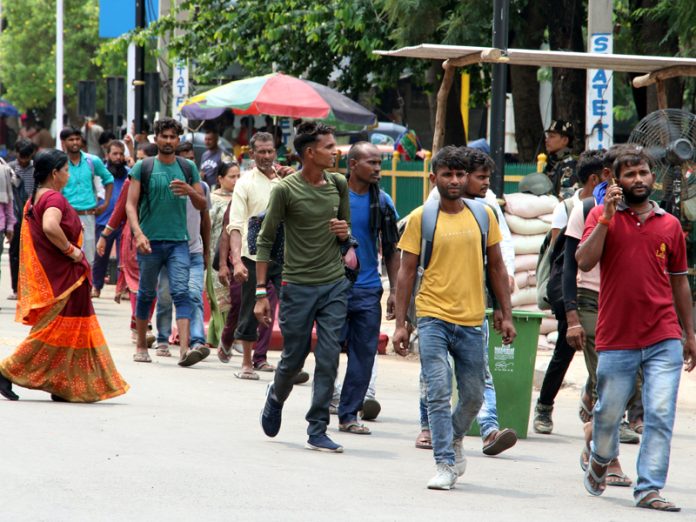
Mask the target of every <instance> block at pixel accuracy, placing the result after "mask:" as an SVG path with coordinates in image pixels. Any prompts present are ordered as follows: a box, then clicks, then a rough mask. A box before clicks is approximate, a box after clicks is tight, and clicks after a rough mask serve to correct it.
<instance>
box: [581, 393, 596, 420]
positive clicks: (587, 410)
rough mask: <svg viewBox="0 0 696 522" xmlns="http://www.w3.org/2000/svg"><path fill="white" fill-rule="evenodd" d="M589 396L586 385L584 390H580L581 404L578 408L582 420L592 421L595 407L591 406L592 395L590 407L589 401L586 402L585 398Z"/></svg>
mask: <svg viewBox="0 0 696 522" xmlns="http://www.w3.org/2000/svg"><path fill="white" fill-rule="evenodd" d="M585 396H587V391H586V387H585V386H583V387H582V391H581V392H580V404H579V408H578V416H579V417H580V420H581V421H582V422H590V421H591V420H592V410H593V407H592V406H591V401H592V397H590V406H589V407H588V405H587V403H586V402H585V400H584V398H585Z"/></svg>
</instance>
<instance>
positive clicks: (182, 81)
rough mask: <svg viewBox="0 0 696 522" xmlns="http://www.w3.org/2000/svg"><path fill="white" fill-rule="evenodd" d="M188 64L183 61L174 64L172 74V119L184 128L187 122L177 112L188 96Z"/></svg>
mask: <svg viewBox="0 0 696 522" xmlns="http://www.w3.org/2000/svg"><path fill="white" fill-rule="evenodd" d="M188 73H189V71H188V64H187V63H186V62H184V61H180V62H175V63H174V67H173V74H172V118H174V119H176V120H178V121H179V122H180V123H181V124H182V125H183V126H184V128H185V127H186V124H187V123H188V121H187V120H186V118H184V116H183V115H182V114H181V112H179V105H181V104H182V103H184V102H185V101H186V98H188V95H189V75H188Z"/></svg>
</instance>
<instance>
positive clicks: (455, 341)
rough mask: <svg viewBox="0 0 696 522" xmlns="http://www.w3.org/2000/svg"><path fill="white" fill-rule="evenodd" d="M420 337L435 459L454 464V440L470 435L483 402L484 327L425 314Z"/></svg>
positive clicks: (419, 321)
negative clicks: (455, 398) (455, 397)
mask: <svg viewBox="0 0 696 522" xmlns="http://www.w3.org/2000/svg"><path fill="white" fill-rule="evenodd" d="M418 338H419V342H420V360H421V368H422V371H423V378H424V380H425V385H426V387H427V395H428V416H429V420H430V431H431V433H432V441H433V453H434V456H435V462H436V463H438V464H440V463H444V464H449V465H454V449H453V447H452V441H453V440H454V439H458V438H462V437H464V435H466V433H467V431H469V428H470V427H471V423H472V421H473V420H474V418H475V417H476V414H477V413H478V412H479V410H480V409H481V403H482V402H483V389H484V383H485V378H486V370H485V360H484V357H483V350H482V349H481V347H482V345H483V331H482V328H481V327H480V326H459V325H456V324H452V323H448V322H446V321H442V320H440V319H435V318H434V317H421V318H419V319H418ZM448 355H451V356H452V359H453V360H454V375H455V378H456V380H457V388H458V392H459V402H458V403H457V406H456V407H455V409H454V411H452V408H451V406H450V400H451V398H452V368H451V367H450V364H449V361H448V360H447V356H448Z"/></svg>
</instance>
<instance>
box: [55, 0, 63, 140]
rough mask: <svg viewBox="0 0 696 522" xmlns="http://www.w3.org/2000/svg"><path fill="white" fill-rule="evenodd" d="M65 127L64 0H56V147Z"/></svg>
mask: <svg viewBox="0 0 696 522" xmlns="http://www.w3.org/2000/svg"><path fill="white" fill-rule="evenodd" d="M62 129H63V0H57V1H56V148H57V149H60V148H61V144H60V131H61V130H62Z"/></svg>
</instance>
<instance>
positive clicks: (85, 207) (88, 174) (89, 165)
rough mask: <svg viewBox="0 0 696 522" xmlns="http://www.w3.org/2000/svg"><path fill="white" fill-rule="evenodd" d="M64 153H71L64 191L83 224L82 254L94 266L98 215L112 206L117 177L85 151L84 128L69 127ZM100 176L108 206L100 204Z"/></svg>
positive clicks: (62, 138)
mask: <svg viewBox="0 0 696 522" xmlns="http://www.w3.org/2000/svg"><path fill="white" fill-rule="evenodd" d="M60 141H61V142H62V144H63V150H65V152H66V153H67V154H68V159H69V161H68V169H69V172H70V177H69V178H68V184H67V185H66V186H65V188H63V191H62V192H63V196H65V199H67V200H68V203H70V205H72V207H73V208H74V209H75V210H76V211H77V214H78V215H79V216H80V221H82V229H83V232H82V251H83V252H84V253H85V258H86V259H87V262H88V263H89V264H90V265H92V263H93V262H94V254H95V249H96V216H99V215H101V214H103V213H104V212H105V211H106V209H107V208H108V207H109V202H110V201H111V193H112V191H113V189H114V177H113V176H112V175H111V173H110V172H109V171H108V170H107V169H106V167H105V166H104V163H102V160H100V159H99V158H98V157H97V156H94V155H92V154H87V153H85V152H83V151H82V143H83V136H82V132H81V131H80V129H76V128H74V127H66V128H64V129H63V130H62V131H60ZM95 176H99V177H100V178H101V182H102V185H104V191H105V194H104V203H102V204H101V205H97V193H96V190H95V189H94V178H95Z"/></svg>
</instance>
